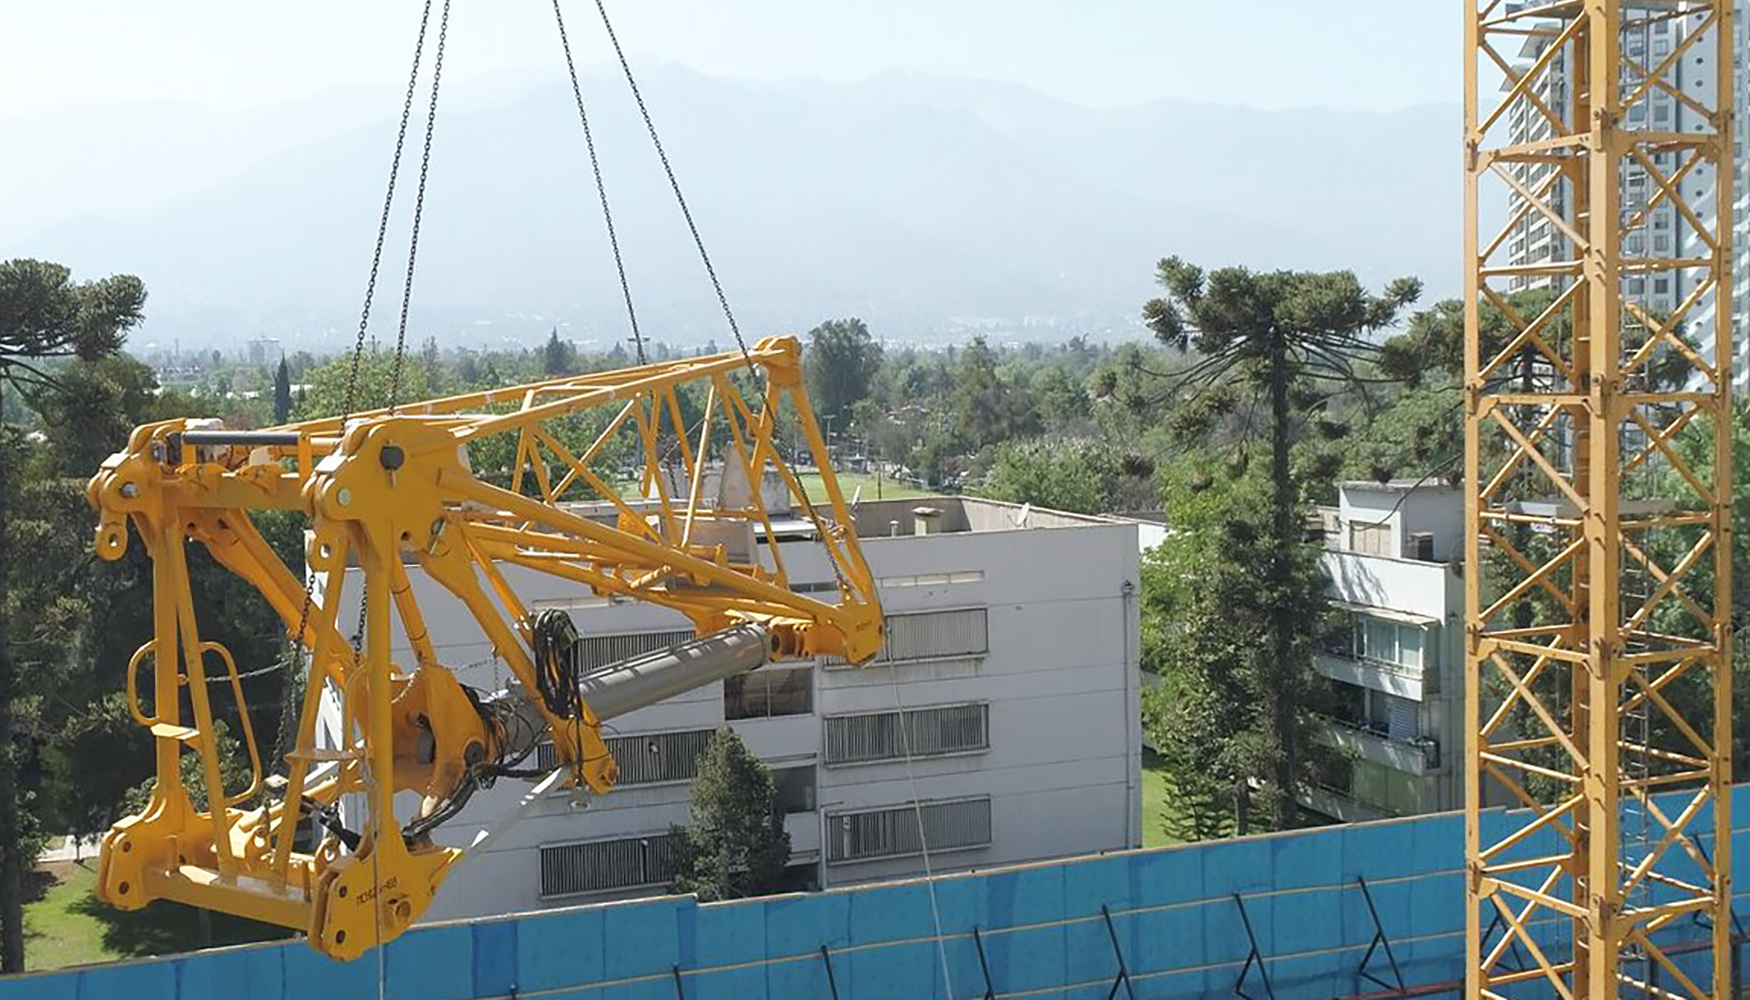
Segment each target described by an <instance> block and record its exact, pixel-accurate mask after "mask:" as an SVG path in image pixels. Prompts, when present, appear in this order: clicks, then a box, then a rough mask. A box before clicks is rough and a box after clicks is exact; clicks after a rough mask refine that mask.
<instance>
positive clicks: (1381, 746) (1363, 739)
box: [1321, 715, 1440, 774]
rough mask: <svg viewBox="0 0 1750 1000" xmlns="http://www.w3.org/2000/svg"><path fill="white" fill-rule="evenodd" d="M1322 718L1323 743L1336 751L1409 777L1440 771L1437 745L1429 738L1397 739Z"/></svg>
mask: <svg viewBox="0 0 1750 1000" xmlns="http://www.w3.org/2000/svg"><path fill="white" fill-rule="evenodd" d="M1321 718H1322V720H1323V721H1324V723H1325V728H1324V733H1323V735H1324V737H1325V739H1326V741H1327V742H1329V743H1330V744H1331V745H1332V746H1335V747H1336V748H1337V749H1339V750H1347V751H1349V752H1351V753H1353V754H1355V756H1357V757H1360V758H1362V759H1364V760H1371V761H1373V762H1374V763H1376V764H1383V765H1385V766H1386V767H1389V768H1393V769H1394V770H1398V771H1408V772H1410V773H1411V774H1427V773H1429V772H1430V771H1434V770H1436V769H1438V768H1439V767H1440V744H1439V742H1437V741H1436V740H1434V739H1432V738H1430V737H1426V736H1423V737H1420V738H1417V739H1414V740H1403V739H1396V738H1393V737H1391V736H1387V735H1386V734H1384V733H1381V732H1379V731H1377V730H1374V729H1369V728H1367V727H1366V726H1362V725H1357V724H1355V723H1353V722H1345V721H1343V720H1342V719H1337V718H1333V717H1331V716H1328V715H1327V716H1322V717H1321Z"/></svg>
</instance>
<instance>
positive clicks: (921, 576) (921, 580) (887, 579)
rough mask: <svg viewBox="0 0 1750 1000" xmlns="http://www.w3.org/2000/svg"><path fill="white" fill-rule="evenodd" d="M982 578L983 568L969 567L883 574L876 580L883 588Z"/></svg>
mask: <svg viewBox="0 0 1750 1000" xmlns="http://www.w3.org/2000/svg"><path fill="white" fill-rule="evenodd" d="M983 579H984V570H982V569H969V570H961V571H959V572H955V573H918V574H915V575H912V576H884V577H882V578H881V579H879V580H877V581H876V585H877V586H879V587H883V588H889V589H892V588H897V587H943V586H947V585H948V584H954V583H978V582H979V581H981V580H983Z"/></svg>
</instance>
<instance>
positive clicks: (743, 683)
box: [723, 667, 814, 719]
mask: <svg viewBox="0 0 1750 1000" xmlns="http://www.w3.org/2000/svg"><path fill="white" fill-rule="evenodd" d="M812 711H814V668H813V667H790V668H787V669H786V668H783V667H778V668H772V667H762V668H761V669H759V670H755V671H754V672H753V673H750V674H738V675H736V676H734V677H730V678H728V679H727V680H725V681H724V682H723V717H724V718H725V719H768V718H775V717H777V716H782V715H807V714H808V713H810V712H812Z"/></svg>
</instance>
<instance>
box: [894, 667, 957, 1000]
mask: <svg viewBox="0 0 1750 1000" xmlns="http://www.w3.org/2000/svg"><path fill="white" fill-rule="evenodd" d="M887 678H888V680H889V681H890V682H891V683H892V685H893V707H894V709H895V710H896V711H897V712H898V713H899V746H900V749H901V750H902V751H904V753H905V773H906V777H907V779H909V781H910V783H911V807H912V815H913V816H915V817H916V818H917V824H918V849H919V854H920V856H921V857H922V858H923V862H924V887H925V888H926V889H927V890H928V891H929V896H930V919H931V920H932V921H934V922H935V925H936V953H937V958H938V959H939V960H940V961H941V963H942V986H943V988H944V991H945V994H944V995H946V996H949V997H952V996H953V995H954V978H953V975H952V974H951V973H950V972H949V971H948V945H947V943H946V942H945V941H944V939H943V934H942V907H941V904H940V903H939V902H938V901H937V899H936V871H935V867H934V866H933V865H932V864H931V863H930V835H929V831H928V830H926V829H925V826H924V801H923V799H922V798H921V797H920V796H919V794H918V772H917V766H916V764H915V763H914V761H913V760H912V753H911V729H910V727H908V726H907V725H906V721H905V700H904V698H902V697H901V696H900V693H899V669H898V668H897V667H888V668H887Z"/></svg>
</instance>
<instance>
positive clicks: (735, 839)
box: [674, 726, 790, 901]
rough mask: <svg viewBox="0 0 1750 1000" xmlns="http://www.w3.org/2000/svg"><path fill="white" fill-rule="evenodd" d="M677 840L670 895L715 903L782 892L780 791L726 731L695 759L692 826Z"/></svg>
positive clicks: (784, 856) (784, 841) (786, 852)
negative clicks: (685, 894) (682, 894)
mask: <svg viewBox="0 0 1750 1000" xmlns="http://www.w3.org/2000/svg"><path fill="white" fill-rule="evenodd" d="M676 832H677V834H678V836H679V841H680V847H679V849H678V852H677V858H676V862H675V872H676V874H675V883H674V891H676V892H691V893H696V894H697V895H698V897H699V898H700V899H701V900H705V901H712V900H721V899H742V898H745V897H748V896H762V895H766V894H768V893H772V892H778V891H781V890H782V888H783V884H784V866H785V865H787V864H789V863H790V835H789V834H788V833H786V832H785V831H784V816H783V813H782V812H780V811H779V809H778V803H777V786H776V785H775V784H774V783H773V781H772V773H771V771H769V770H767V769H766V765H765V764H763V763H762V762H761V761H760V759H759V758H758V757H755V756H754V755H753V752H752V751H751V750H749V749H748V748H747V745H746V744H745V743H743V742H742V741H741V737H740V736H738V735H736V732H735V730H733V729H731V728H729V727H728V726H725V727H723V728H721V729H719V730H717V732H716V734H715V735H713V736H712V737H711V742H710V743H709V744H707V745H706V747H705V752H704V753H702V754H700V756H699V769H698V773H697V775H696V776H695V777H694V778H693V785H692V816H691V823H690V824H689V825H688V826H687V827H686V828H685V829H684V830H680V831H676Z"/></svg>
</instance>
